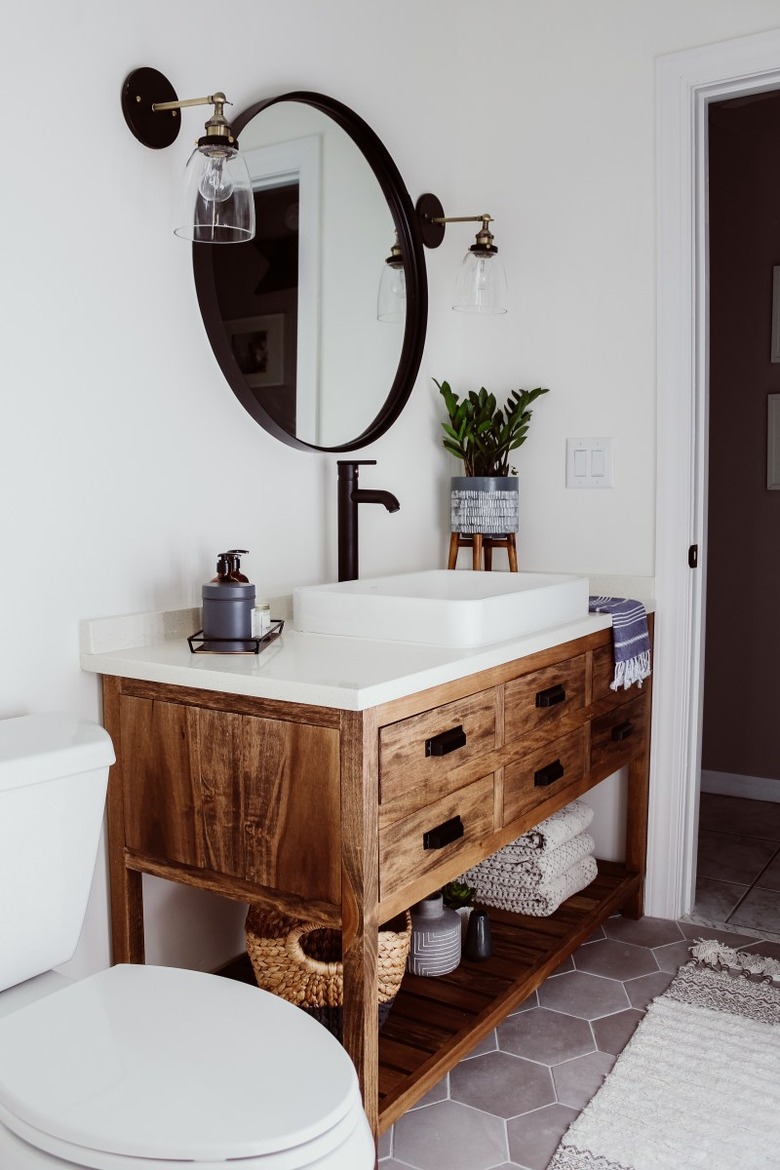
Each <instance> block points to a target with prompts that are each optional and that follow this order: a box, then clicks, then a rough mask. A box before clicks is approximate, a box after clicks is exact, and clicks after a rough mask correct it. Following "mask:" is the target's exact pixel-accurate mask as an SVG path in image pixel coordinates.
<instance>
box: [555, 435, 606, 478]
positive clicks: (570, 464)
mask: <svg viewBox="0 0 780 1170" xmlns="http://www.w3.org/2000/svg"><path fill="white" fill-rule="evenodd" d="M566 486H567V488H611V487H613V486H614V460H613V453H612V438H611V437H609V436H600V437H596V438H585V439H581V438H577V439H567V440H566Z"/></svg>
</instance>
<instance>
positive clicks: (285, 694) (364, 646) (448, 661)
mask: <svg viewBox="0 0 780 1170" xmlns="http://www.w3.org/2000/svg"><path fill="white" fill-rule="evenodd" d="M100 620H101V621H105V620H106V619H100ZM611 624H612V619H611V617H610V616H609V615H608V614H587V615H586V616H585V617H583V618H581V619H579V620H578V621H575V622H567V623H566V624H564V625H560V626H553V627H549V628H548V629H544V630H539V631H537V632H536V633H534V634H528V635H524V636H523V637H520V638H514V639H511V640H508V641H506V642H499V643H493V644H491V645H490V646H483V647H478V648H474V649H469V650H464V649H453V650H449V651H448V650H442V649H441V648H436V647H428V648H424V647H420V646H412V645H411V644H405V645H407V646H408V647H409V653H410V657H412V658H417V659H418V663H417V664H416V665H415V666H413V667H412V668H410V669H409V670H408V671H403V670H399V669H393V667H392V662H391V660H392V659H393V658H396V657H397V656H398V654H397V648H398V646H399V644H398V643H390V644H389V643H386V642H377V641H373V642H371V641H368V640H362V639H352V638H339V637H335V636H332V635H323V634H303V633H299V632H298V631H296V630H289V631H288V630H285V632H284V634H283V635H282V637H281V638H280V639H279V641H278V642H277V643H274V644H273V647H272V648H271V649H276V650H277V651H278V655H277V656H275V659H270V658H269V659H265V660H264V659H263V654H261V655H259V656H257V657H256V656H254V655H236V656H231V657H229V658H228V656H217V655H213V656H212V655H208V656H206V655H203V656H200V657H199V656H197V655H191V654H190V651H189V647H188V646H187V643H186V639H181V638H178V637H177V638H167V639H162V640H160V641H159V642H157V643H154V644H144V645H142V646H132V647H128V646H125V647H122V648H120V647H117V648H115V649H114V648H112V649H111V650H108V651H103V652H101V653H94V652H90V651H89V650H88V649H86V647H88V646H89V644H90V642H89V639H88V638H84V639H83V640H82V646H83V647H85V650H84V652H82V654H81V667H82V669H83V670H85V671H87V672H90V673H94V674H101V675H111V676H115V677H122V678H132V679H137V680H141V681H146V682H154V683H168V684H170V685H174V686H182V687H192V688H194V689H196V690H206V691H219V692H221V693H226V694H236V695H243V696H246V697H251V698H261V699H271V700H279V701H283V702H293V703H302V704H305V705H307V706H314V707H328V708H338V709H340V710H348V711H362V710H367V709H369V708H371V707H377V706H380V705H381V704H383V703H387V702H391V701H392V700H394V699H399V698H404V697H406V696H408V695H411V694H416V693H418V692H420V691H424V690H428V689H429V688H430V687H434V686H439V685H441V684H443V683H448V682H453V681H456V680H458V679H460V678H465V677H467V676H468V675H471V674H478V673H479V672H480V671H483V670H489V669H490V668H492V667H496V666H502V665H504V664H506V663H507V662H512V661H514V660H516V659H521V658H526V657H528V656H529V655H531V654H535V653H538V652H539V651H542V650H547V649H550V648H551V647H553V646H557V645H562V644H563V643H565V642H571V641H574V640H575V639H577V638H582V637H587V636H588V635H589V634H593V633H597V632H598V631H600V630H604V629H608V628H609V627H610V626H611ZM85 625H88V623H85ZM171 626H174V627H175V626H176V623H175V622H173V621H172V622H171V623H169V624H168V628H169V629H170V628H171ZM389 646H392V647H393V648H394V649H393V651H392V652H391V651H390V650H389V649H388V647H389ZM426 649H427V650H428V651H430V661H428V662H426V661H425V658H426V654H425V651H426ZM264 653H265V654H269V653H270V650H269V651H265V652H264ZM185 655H186V656H185ZM383 655H384V658H385V662H383ZM285 658H286V659H287V661H286V662H285ZM225 659H228V661H225ZM326 660H328V662H330V661H335V662H336V663H337V664H340V663H341V662H342V660H345V661H346V660H351V661H352V663H353V668H355V669H356V670H357V672H358V673H360V674H361V675H363V676H364V677H363V678H361V679H360V680H356V681H354V682H344V681H337V680H336V679H335V678H334V677H333V675H334V672H335V670H336V669H342V667H341V666H337V667H330V666H328V667H327V669H324V668H322V667H321V666H320V663H321V662H325V661H326ZM258 666H259V668H260V669H263V670H264V673H263V674H262V675H258V674H257V673H256V671H257V668H258ZM266 666H268V668H269V669H266ZM296 666H299V667H300V671H299V675H303V673H304V672H305V673H307V674H308V675H309V677H308V678H305V677H300V676H299V677H291V673H292V672H294V670H295V668H296ZM226 667H229V669H226ZM274 668H275V669H274ZM283 668H284V669H283ZM328 675H329V676H330V677H328Z"/></svg>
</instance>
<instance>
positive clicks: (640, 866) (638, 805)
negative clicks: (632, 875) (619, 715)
mask: <svg viewBox="0 0 780 1170" xmlns="http://www.w3.org/2000/svg"><path fill="white" fill-rule="evenodd" d="M644 687H645V690H646V692H647V708H648V712H649V711H650V709H651V703H652V679H647V680H646V681H645V683H644ZM646 723H647V727H646V731H645V742H644V745H643V750H642V754H641V755H640V756H637V758H636V759H634V760H632V761H631V763H630V764H629V765H628V822H627V824H626V865H627V867H628V868H629V869H631V870H635V871H636V872H638V873H641V874H642V875H644V874H645V873H646V871H647V821H648V803H649V799H650V717H649V714H648V718H647V720H646ZM623 913H624V914H625V915H627V917H629V918H641V917H642V915H643V914H644V878H643V882H642V886H640V888H639V890H638V892H637V893H636V894H635V895H634V896H633V897H632V898H630V899H629V900H628V902H626V904H625V906H624V907H623Z"/></svg>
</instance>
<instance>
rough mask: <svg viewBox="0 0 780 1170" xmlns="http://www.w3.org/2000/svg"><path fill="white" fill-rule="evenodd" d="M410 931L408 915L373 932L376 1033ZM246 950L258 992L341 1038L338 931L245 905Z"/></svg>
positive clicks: (399, 973) (398, 981)
mask: <svg viewBox="0 0 780 1170" xmlns="http://www.w3.org/2000/svg"><path fill="white" fill-rule="evenodd" d="M411 930H412V920H411V917H410V915H409V913H408V912H407V913H406V914H405V915H402V916H399V918H398V919H395V920H394V921H393V922H392V923H388V924H387V925H386V926H383V927H380V930H379V942H378V956H377V974H378V984H379V996H378V1023H379V1027H380V1028H381V1026H382V1024H383V1023H384V1021H385V1018H386V1017H387V1014H388V1013H389V1011H390V1008H391V1007H392V1005H393V1000H394V999H395V996H396V993H397V991H398V988H399V987H400V985H401V979H402V978H403V974H404V969H405V967H406V957H407V955H408V953H409V939H410V936H411ZM246 949H247V954H248V955H249V958H250V959H251V961H252V967H253V970H254V973H255V979H256V980H257V983H258V986H259V987H262V988H264V989H265V990H266V991H272V992H273V993H274V994H275V995H279V996H281V997H282V999H286V1000H288V1001H289V1002H290V1003H294V1004H297V1005H298V1007H300V1008H303V1010H304V1011H306V1012H308V1014H309V1015H312V1016H314V1017H315V1018H316V1019H318V1020H319V1021H320V1023H321V1024H324V1025H325V1027H326V1028H328V1030H329V1031H331V1032H332V1033H333V1034H334V1035H336V1036H338V1037H339V1038H340V1037H341V1024H342V1005H343V1002H344V969H343V965H342V962H341V931H340V930H336V929H334V928H331V927H324V926H321V925H320V924H319V923H317V922H310V921H307V920H305V919H301V918H292V917H290V916H289V915H287V914H283V913H281V912H280V911H278V910H269V909H266V908H265V907H264V906H251V907H250V908H249V914H248V915H247V920H246Z"/></svg>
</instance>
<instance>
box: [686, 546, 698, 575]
mask: <svg viewBox="0 0 780 1170" xmlns="http://www.w3.org/2000/svg"><path fill="white" fill-rule="evenodd" d="M698 567H699V546H698V544H692V545H691V547H690V548H689V549H688V568H689V569H698Z"/></svg>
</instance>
